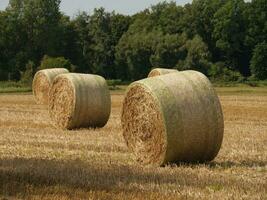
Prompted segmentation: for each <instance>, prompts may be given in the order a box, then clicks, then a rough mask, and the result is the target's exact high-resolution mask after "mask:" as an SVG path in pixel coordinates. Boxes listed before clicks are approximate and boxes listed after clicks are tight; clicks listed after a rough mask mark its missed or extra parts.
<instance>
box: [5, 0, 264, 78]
mask: <svg viewBox="0 0 267 200" xmlns="http://www.w3.org/2000/svg"><path fill="white" fill-rule="evenodd" d="M60 3H61V1H60V0H10V1H9V5H8V7H7V8H6V9H5V10H4V11H0V79H1V80H8V79H12V80H19V79H22V80H24V79H26V78H25V77H27V76H29V74H31V71H33V72H35V71H36V70H37V67H38V66H40V67H41V68H47V67H54V66H60V67H62V66H66V67H67V68H72V70H75V71H76V72H85V73H95V74H99V75H102V76H105V77H106V78H108V79H121V80H136V79H140V78H144V77H146V76H147V73H148V72H149V71H150V70H151V68H153V67H165V68H176V69H179V70H186V69H194V70H198V71H201V72H203V73H205V74H206V75H208V76H211V77H223V79H225V80H235V79H239V77H241V76H245V77H248V76H250V75H254V76H256V77H258V78H259V79H265V78H266V76H265V69H266V66H265V63H266V61H265V57H264V54H260V53H259V52H260V51H265V47H264V46H265V44H266V43H264V41H265V42H266V41H267V23H266V21H267V12H266V10H267V7H266V6H267V3H266V0H252V1H251V2H245V1H244V0H193V2H192V3H191V4H186V5H184V6H178V5H176V3H175V2H169V3H168V2H161V3H158V4H156V5H153V6H151V8H149V9H145V10H143V11H141V12H139V13H136V14H135V15H133V16H126V15H121V14H118V13H115V12H107V11H105V10H104V9H103V8H98V9H95V10H94V12H93V13H90V14H89V13H86V12H79V13H77V15H76V16H75V17H73V18H70V17H68V16H66V15H64V14H63V13H61V12H60V9H59V8H60ZM44 55H47V56H45V57H44ZM265 55H266V54H265ZM261 62H263V63H261ZM264 62H265V63H264ZM73 66H76V67H75V68H73ZM38 69H39V68H38ZM226 77H229V79H227V78H226Z"/></svg>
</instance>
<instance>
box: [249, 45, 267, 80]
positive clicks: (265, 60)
mask: <svg viewBox="0 0 267 200" xmlns="http://www.w3.org/2000/svg"><path fill="white" fill-rule="evenodd" d="M250 67H251V70H252V74H253V75H254V76H255V77H256V78H258V79H261V80H264V79H267V42H262V43H260V44H258V45H256V47H255V49H254V51H253V57H252V59H251V63H250Z"/></svg>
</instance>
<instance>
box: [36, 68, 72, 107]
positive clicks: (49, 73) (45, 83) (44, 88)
mask: <svg viewBox="0 0 267 200" xmlns="http://www.w3.org/2000/svg"><path fill="white" fill-rule="evenodd" d="M68 72H69V71H68V70H67V69H64V68H53V69H45V70H40V71H38V72H37V73H36V74H35V76H34V79H33V85H32V90H33V95H34V97H35V101H36V103H37V104H44V105H47V104H48V101H49V91H50V88H51V85H52V82H53V80H54V78H55V77H56V76H57V75H59V74H64V73H68Z"/></svg>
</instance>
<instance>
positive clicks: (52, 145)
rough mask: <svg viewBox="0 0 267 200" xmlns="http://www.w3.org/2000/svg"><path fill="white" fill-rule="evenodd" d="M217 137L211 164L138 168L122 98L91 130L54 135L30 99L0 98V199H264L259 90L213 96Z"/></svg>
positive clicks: (266, 131) (266, 164) (265, 123)
mask: <svg viewBox="0 0 267 200" xmlns="http://www.w3.org/2000/svg"><path fill="white" fill-rule="evenodd" d="M217 90H218V93H219V95H220V99H221V102H222V105H223V112H224V117H225V135H224V141H223V146H222V149H221V151H220V153H219V155H218V157H217V158H216V159H215V160H214V161H213V162H211V163H206V164H198V165H186V164H177V165H169V166H165V167H161V168H151V167H143V166H140V165H138V164H137V163H136V162H135V160H134V156H133V154H131V152H129V150H128V149H127V147H126V145H125V143H124V140H123V138H122V130H121V126H120V112H121V105H122V100H123V93H122V92H113V93H112V115H111V119H110V121H109V122H108V124H107V126H106V127H104V128H103V129H98V130H89V129H82V130H75V131H62V130H58V129H56V128H54V127H53V126H51V122H50V119H49V115H48V112H47V110H46V107H45V106H39V105H36V104H35V102H34V100H33V97H32V95H30V94H0V199H164V200H167V199H267V88H256V89H252V88H241V89H240V88H218V89H217Z"/></svg>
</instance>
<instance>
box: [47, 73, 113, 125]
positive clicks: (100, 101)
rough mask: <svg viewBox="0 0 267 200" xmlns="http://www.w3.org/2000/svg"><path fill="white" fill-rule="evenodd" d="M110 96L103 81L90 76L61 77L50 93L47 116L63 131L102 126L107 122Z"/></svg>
mask: <svg viewBox="0 0 267 200" xmlns="http://www.w3.org/2000/svg"><path fill="white" fill-rule="evenodd" d="M110 110H111V97H110V93H109V89H108V86H107V83H106V80H105V79H104V78H102V77H101V76H97V75H91V74H73V73H69V74H62V75H59V76H57V77H56V79H55V80H54V82H53V85H52V88H51V91H50V94H49V113H50V116H51V119H52V121H53V122H54V124H55V126H57V127H60V128H62V129H74V128H82V127H92V128H96V127H103V126H105V125H106V123H107V122H108V119H109V116H110Z"/></svg>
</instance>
